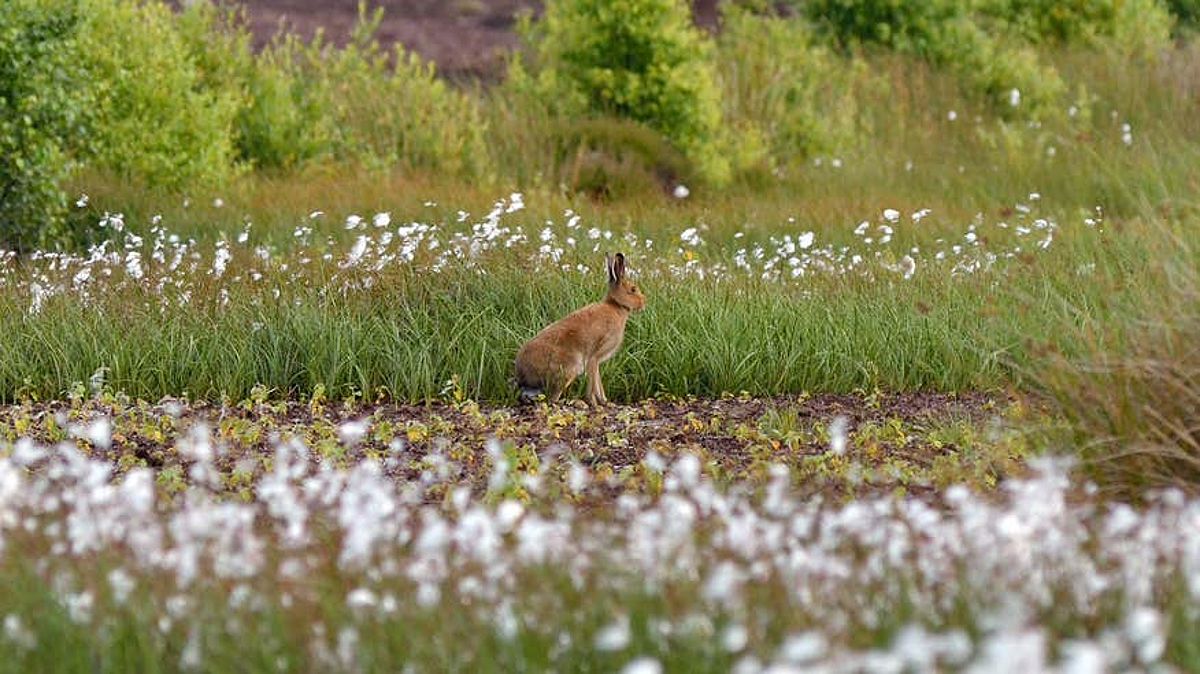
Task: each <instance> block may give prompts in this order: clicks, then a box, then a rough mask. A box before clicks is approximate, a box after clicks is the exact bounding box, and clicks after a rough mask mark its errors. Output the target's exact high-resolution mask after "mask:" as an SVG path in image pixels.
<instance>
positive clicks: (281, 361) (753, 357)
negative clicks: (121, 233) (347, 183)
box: [0, 231, 1158, 400]
mask: <svg viewBox="0 0 1200 674" xmlns="http://www.w3.org/2000/svg"><path fill="white" fill-rule="evenodd" d="M1076 236H1077V237H1078V239H1079V240H1077V241H1074V242H1070V241H1067V242H1063V243H1061V244H1060V245H1061V246H1062V249H1061V250H1055V249H1053V248H1052V249H1051V250H1050V251H1048V252H1046V253H1043V254H1042V255H1041V257H1039V258H1037V259H1035V260H1034V261H1033V262H1030V263H1029V266H1028V270H1030V271H1029V272H1027V271H1026V269H1027V268H1026V266H1025V265H1024V264H1022V263H1019V262H1012V263H1010V265H1009V266H1010V267H1011V268H1010V270H1008V271H1005V272H996V271H992V272H982V273H978V274H976V275H967V276H963V277H955V278H950V277H949V276H948V273H947V269H946V268H944V267H943V268H940V269H931V270H924V271H921V272H918V273H917V274H916V275H915V276H914V278H913V279H911V280H909V281H899V280H897V279H894V278H881V279H876V280H870V279H855V278H846V277H841V276H834V277H824V276H821V275H813V276H812V277H810V278H809V279H806V280H803V281H800V282H796V283H789V284H784V283H781V282H770V281H759V280H755V279H753V278H750V277H747V275H745V274H741V275H735V276H732V277H731V278H730V279H725V280H721V279H715V280H714V279H706V280H698V279H687V280H680V279H677V278H674V277H671V276H668V275H666V274H656V273H655V271H656V270H655V269H653V268H652V269H650V270H646V271H643V272H642V274H643V276H641V277H639V278H640V282H641V283H642V285H643V287H644V288H645V289H646V292H647V294H648V297H649V304H648V308H647V310H646V311H644V312H642V313H640V314H636V315H634V316H632V317H631V319H630V321H629V325H628V329H627V334H626V345H625V347H624V349H623V350H622V351H621V352H620V353H619V355H618V356H617V357H615V358H614V359H613V361H612V362H611V363H609V364H607V365H606V366H605V370H604V371H605V374H606V378H607V384H606V387H607V388H608V390H609V392H610V394H611V395H612V396H613V397H614V399H616V400H630V399H637V398H640V397H645V396H649V395H655V394H659V393H671V394H676V395H686V394H695V395H707V396H713V395H719V394H721V393H723V392H740V391H748V392H750V393H752V394H756V395H769V394H775V393H789V392H801V391H821V392H847V391H852V390H855V389H865V390H870V389H874V388H882V389H888V390H914V389H929V390H940V391H954V390H962V389H973V388H990V387H1000V386H1005V385H1008V384H1012V383H1014V382H1015V381H1017V380H1019V379H1020V375H1021V370H1022V369H1029V368H1032V367H1033V365H1034V362H1035V354H1036V353H1037V352H1038V351H1039V350H1045V349H1051V350H1053V351H1055V352H1058V353H1064V354H1073V353H1075V352H1076V351H1077V349H1078V346H1079V344H1078V343H1076V342H1075V341H1074V339H1075V336H1076V335H1077V329H1083V330H1093V331H1097V332H1102V331H1103V330H1104V326H1107V325H1110V324H1113V322H1114V321H1115V320H1117V319H1118V318H1119V317H1120V316H1123V315H1127V314H1129V313H1130V312H1131V311H1133V310H1134V308H1136V306H1137V304H1138V303H1139V302H1140V301H1141V299H1142V298H1143V297H1144V296H1145V295H1146V294H1148V293H1153V292H1154V290H1155V285H1156V283H1158V279H1157V278H1156V276H1155V275H1154V274H1153V273H1152V270H1151V269H1149V267H1148V264H1147V262H1146V261H1145V260H1144V259H1143V258H1142V256H1143V254H1144V253H1143V251H1142V249H1141V247H1139V246H1138V245H1135V244H1132V243H1129V244H1125V243H1122V242H1114V241H1112V240H1110V239H1108V238H1107V237H1104V236H1103V235H1100V234H1097V233H1094V232H1084V231H1081V232H1079V233H1078V234H1076ZM1064 238H1065V236H1064ZM581 259H586V257H583V256H581ZM1084 260H1092V261H1094V263H1095V264H1096V271H1094V272H1093V273H1092V275H1091V276H1090V277H1089V278H1088V280H1089V282H1088V283H1079V281H1078V276H1077V274H1076V267H1077V266H1078V265H1079V264H1082V263H1083V261H1084ZM486 268H487V269H488V273H487V274H479V273H477V272H475V271H472V270H467V269H450V270H445V271H442V272H439V273H427V272H421V271H409V270H407V269H403V268H400V269H394V270H388V271H385V272H382V273H380V274H379V275H378V276H376V277H375V278H376V283H375V285H373V286H372V287H371V288H370V289H369V290H358V291H352V292H350V293H349V294H348V295H347V296H345V297H339V296H336V295H335V294H334V293H332V292H330V293H327V294H325V293H323V290H322V289H323V288H325V287H326V284H325V283H322V282H321V279H322V278H323V277H324V276H325V275H328V274H331V273H333V272H335V271H336V270H335V269H333V268H332V267H326V268H324V269H314V270H312V271H311V272H308V273H306V276H305V278H306V279H307V280H306V281H303V282H299V283H292V284H291V285H292V286H294V287H288V284H283V286H284V287H283V292H282V294H281V296H280V298H279V299H275V298H274V297H273V295H272V293H271V289H273V288H274V287H275V286H274V284H272V285H269V286H267V287H266V288H263V289H254V288H247V287H243V286H238V285H232V286H231V288H232V290H231V291H230V296H229V301H228V304H227V305H225V306H222V305H221V302H220V300H219V295H217V288H216V285H215V284H214V283H212V282H211V281H209V280H205V279H202V278H199V279H196V284H197V285H196V287H195V289H194V291H193V296H192V301H191V302H190V303H188V304H187V305H184V306H180V305H178V304H176V303H174V302H166V303H164V302H163V301H162V300H161V298H159V297H158V296H157V295H156V294H155V293H154V292H153V291H150V290H144V289H142V288H141V287H132V288H130V287H117V288H115V289H113V290H111V291H109V292H101V293H96V295H95V296H94V297H93V298H92V300H91V304H90V305H88V306H86V307H84V306H81V305H80V303H79V301H78V300H76V299H74V298H72V297H66V298H54V299H50V300H48V301H47V302H46V305H45V307H44V308H43V310H42V311H41V312H40V313H38V314H36V315H30V313H29V312H28V306H27V305H26V304H25V303H24V302H18V301H16V300H9V301H3V302H0V331H3V333H4V334H6V335H8V338H7V339H5V340H3V342H0V397H3V398H7V399H10V400H11V399H13V398H19V397H25V396H32V397H37V398H40V399H47V398H57V397H62V396H63V395H64V394H65V393H66V392H68V391H70V390H71V388H72V386H73V385H74V384H75V383H76V382H80V383H87V382H88V381H89V379H90V378H91V376H92V374H93V373H94V372H96V370H97V369H99V368H107V371H106V375H105V379H106V383H107V385H108V386H110V387H111V388H112V389H113V390H119V391H123V392H126V393H128V394H130V395H133V396H138V397H146V398H150V399H156V398H158V397H161V396H164V395H179V394H182V393H187V394H190V395H191V396H193V397H200V398H207V399H215V398H219V397H222V396H228V397H231V398H234V399H242V398H246V397H248V396H249V394H250V391H251V389H252V388H253V387H255V386H256V385H259V384H262V385H265V386H267V387H268V388H270V389H273V390H274V392H275V393H276V394H277V395H281V396H295V395H301V396H306V395H309V394H311V392H312V391H313V390H314V389H315V387H317V386H318V385H320V386H323V387H324V388H325V389H326V390H327V391H328V392H329V393H330V395H332V396H336V397H341V396H347V395H350V394H352V393H357V394H358V395H360V396H363V395H365V396H368V397H375V396H377V395H378V394H381V393H383V394H386V395H388V396H390V397H394V398H398V399H403V400H420V399H424V398H429V397H433V396H436V395H437V394H438V393H439V392H440V391H441V389H442V388H443V386H444V384H445V382H446V381H448V380H449V379H451V378H452V377H454V376H458V377H459V379H460V381H461V382H462V386H463V387H464V388H465V389H466V391H467V392H468V393H469V395H471V396H472V397H476V398H479V399H488V400H509V399H511V398H512V397H513V396H512V393H511V391H510V385H509V383H508V378H509V377H510V376H511V363H512V359H513V357H514V355H515V352H516V349H517V348H518V347H519V346H520V344H521V343H522V342H523V341H524V340H526V339H528V338H529V337H531V336H532V335H533V334H534V333H536V332H537V330H538V329H540V327H541V326H543V325H545V324H547V323H549V322H551V321H553V320H555V319H556V318H558V317H560V316H562V315H565V314H566V313H568V312H569V311H570V310H572V309H574V308H576V307H578V306H581V305H582V304H584V303H586V302H589V301H595V300H598V299H599V298H600V296H601V294H602V292H603V282H602V279H599V278H597V276H596V273H595V272H593V273H592V274H591V275H588V276H583V275H580V274H578V273H568V272H542V273H539V274H537V275H534V276H529V275H527V274H526V273H525V272H524V271H523V265H522V262H521V260H520V259H519V258H517V256H516V255H499V256H498V257H494V258H492V259H491V260H490V261H489V262H488V263H487V265H486ZM309 284H311V285H309ZM323 294H325V296H322V295H323ZM164 304H165V306H164Z"/></svg>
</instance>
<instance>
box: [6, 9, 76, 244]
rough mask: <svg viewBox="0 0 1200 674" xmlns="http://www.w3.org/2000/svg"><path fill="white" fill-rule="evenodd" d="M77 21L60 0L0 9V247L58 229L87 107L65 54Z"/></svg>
mask: <svg viewBox="0 0 1200 674" xmlns="http://www.w3.org/2000/svg"><path fill="white" fill-rule="evenodd" d="M80 21H81V16H80V13H79V11H78V7H77V6H76V4H75V3H73V2H70V1H68V0H13V1H12V2H9V3H7V4H6V7H5V9H4V11H3V12H0V247H9V248H16V249H17V250H23V249H27V248H31V247H33V246H36V245H40V244H45V243H49V242H51V240H53V239H54V238H55V237H57V236H58V235H59V234H61V231H60V223H61V220H62V215H63V213H64V212H65V211H66V201H67V200H66V196H65V195H64V194H63V192H62V190H61V189H60V188H59V183H60V181H62V180H63V178H65V177H66V176H67V174H68V173H69V171H70V166H71V152H70V151H71V149H72V148H71V146H70V144H69V142H68V140H69V139H79V138H82V137H86V134H84V133H82V131H81V130H82V129H83V128H84V127H85V126H86V121H87V119H88V113H89V111H90V110H91V92H90V90H89V89H87V88H86V87H83V86H81V84H82V83H83V82H84V76H83V75H84V73H83V70H82V68H81V67H80V64H79V62H78V61H77V60H76V59H75V58H74V57H73V55H74V53H75V51H76V47H75V44H76V40H77V38H78V27H79V24H80ZM75 142H78V141H75Z"/></svg>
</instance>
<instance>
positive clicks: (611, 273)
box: [604, 254, 621, 288]
mask: <svg viewBox="0 0 1200 674" xmlns="http://www.w3.org/2000/svg"><path fill="white" fill-rule="evenodd" d="M617 257H618V258H619V257H620V254H618V255H617ZM604 268H605V269H607V270H608V286H609V287H610V288H613V287H616V285H617V283H618V282H619V281H620V280H621V277H620V276H618V275H617V266H616V261H615V260H613V256H612V255H607V254H606V255H605V256H604Z"/></svg>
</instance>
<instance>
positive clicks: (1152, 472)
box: [1041, 236, 1200, 493]
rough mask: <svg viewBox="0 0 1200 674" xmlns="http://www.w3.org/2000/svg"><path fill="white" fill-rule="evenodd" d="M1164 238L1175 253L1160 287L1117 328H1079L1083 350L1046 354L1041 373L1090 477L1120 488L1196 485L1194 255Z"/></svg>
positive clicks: (1199, 339)
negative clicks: (1048, 362) (1046, 362)
mask: <svg viewBox="0 0 1200 674" xmlns="http://www.w3.org/2000/svg"><path fill="white" fill-rule="evenodd" d="M1166 240H1167V241H1168V242H1169V243H1168V245H1170V246H1171V247H1172V248H1178V249H1179V250H1181V251H1182V252H1181V253H1180V254H1179V257H1178V258H1176V259H1174V260H1172V261H1171V262H1169V263H1168V265H1167V268H1166V269H1165V270H1162V271H1161V272H1160V273H1162V275H1163V276H1164V279H1163V283H1162V287H1163V293H1162V294H1161V295H1160V296H1159V297H1157V298H1155V299H1154V300H1151V301H1149V302H1148V304H1147V306H1146V307H1143V309H1142V311H1140V312H1137V313H1136V314H1134V315H1133V316H1132V317H1131V318H1130V319H1129V320H1128V322H1127V323H1124V324H1121V325H1119V326H1117V330H1111V331H1107V332H1108V334H1103V333H1102V334H1085V335H1081V336H1080V341H1081V342H1083V343H1086V344H1089V345H1090V348H1087V349H1086V350H1085V351H1084V352H1083V353H1082V354H1081V355H1080V356H1079V357H1076V358H1063V357H1061V356H1058V357H1054V358H1052V359H1051V363H1052V365H1051V366H1050V368H1049V369H1048V371H1046V372H1045V373H1044V374H1043V375H1042V377H1041V383H1042V385H1043V386H1044V387H1045V388H1046V389H1047V390H1048V391H1049V392H1050V393H1051V395H1052V396H1053V397H1054V398H1055V399H1056V400H1057V401H1058V403H1059V407H1060V408H1061V410H1062V413H1063V414H1064V415H1065V416H1066V417H1067V418H1068V419H1069V420H1070V421H1071V422H1072V423H1073V424H1074V427H1075V429H1076V433H1077V439H1078V444H1079V445H1080V446H1081V448H1082V449H1081V452H1080V453H1081V457H1082V458H1083V460H1084V467H1085V469H1086V470H1087V472H1088V474H1089V475H1090V476H1092V477H1093V478H1095V479H1096V480H1097V481H1098V482H1100V483H1101V484H1102V485H1104V486H1105V487H1107V488H1109V489H1112V490H1114V491H1119V492H1124V493H1140V492H1142V491H1143V490H1144V489H1145V488H1146V487H1155V486H1164V485H1170V486H1184V487H1188V488H1192V489H1194V488H1195V486H1196V485H1197V484H1200V311H1198V308H1200V276H1198V275H1197V272H1196V270H1197V268H1200V267H1198V264H1200V257H1197V249H1196V248H1195V246H1194V244H1192V243H1191V242H1189V241H1187V240H1185V239H1182V238H1177V237H1175V236H1169V237H1166ZM1114 333H1116V334H1114Z"/></svg>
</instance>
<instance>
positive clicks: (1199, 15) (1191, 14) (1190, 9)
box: [1167, 0, 1200, 31]
mask: <svg viewBox="0 0 1200 674" xmlns="http://www.w3.org/2000/svg"><path fill="white" fill-rule="evenodd" d="M1167 7H1168V8H1169V9H1170V10H1171V14H1174V15H1175V19H1176V26H1177V27H1178V28H1181V29H1183V30H1191V31H1194V30H1196V28H1198V27H1200V0H1167Z"/></svg>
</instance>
